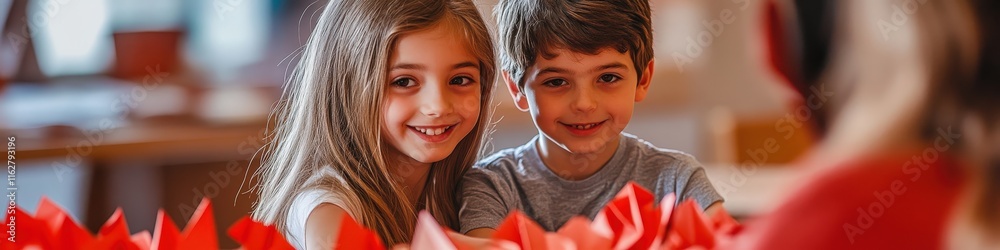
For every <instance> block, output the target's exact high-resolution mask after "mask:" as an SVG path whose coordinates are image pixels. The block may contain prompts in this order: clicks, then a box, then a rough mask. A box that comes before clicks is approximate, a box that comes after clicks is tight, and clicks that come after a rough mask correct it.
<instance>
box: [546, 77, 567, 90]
mask: <svg viewBox="0 0 1000 250" xmlns="http://www.w3.org/2000/svg"><path fill="white" fill-rule="evenodd" d="M566 84H567V83H566V80H563V79H552V80H548V81H545V82H543V83H542V85H543V86H547V87H553V88H554V87H561V86H563V85H566Z"/></svg>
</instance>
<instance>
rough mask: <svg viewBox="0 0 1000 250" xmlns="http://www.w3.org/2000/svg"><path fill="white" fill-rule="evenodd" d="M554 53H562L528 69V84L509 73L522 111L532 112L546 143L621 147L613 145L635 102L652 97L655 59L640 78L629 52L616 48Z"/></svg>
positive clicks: (594, 149)
mask: <svg viewBox="0 0 1000 250" xmlns="http://www.w3.org/2000/svg"><path fill="white" fill-rule="evenodd" d="M550 52H552V54H554V55H556V56H555V57H552V58H545V57H542V56H539V57H538V58H537V59H536V60H535V64H534V65H532V66H530V67H528V68H527V69H526V70H525V72H524V76H523V78H524V87H523V88H518V87H517V83H515V82H513V81H512V79H511V78H510V77H509V75H508V74H507V73H506V72H504V81H505V82H506V83H507V87H508V90H510V92H511V96H512V97H513V98H514V102H515V104H516V106H517V107H518V109H520V110H522V111H529V112H530V113H531V116H532V120H533V121H534V123H535V127H537V128H538V132H539V134H541V135H543V137H544V138H543V139H545V141H543V143H546V144H549V145H553V144H554V145H553V146H558V147H560V148H562V149H564V150H566V151H568V152H569V153H572V154H591V153H600V152H599V150H602V149H605V148H615V147H614V146H616V145H617V144H615V145H610V144H612V143H618V140H617V139H618V135H619V133H621V131H622V130H624V129H625V126H626V125H628V122H629V120H630V119H631V118H632V112H633V109H634V105H635V102H638V101H641V100H642V99H644V98H645V97H646V92H647V91H648V89H649V80H650V77H651V74H652V67H653V63H652V61H650V63H649V64H648V65H643V66H646V67H644V68H645V69H644V71H643V72H644V73H643V76H642V79H639V76H638V75H637V74H636V70H635V66H634V65H633V63H632V58H631V56H630V55H629V54H628V52H625V53H621V52H618V51H616V50H614V49H611V48H605V49H602V50H600V51H598V53H597V54H594V55H591V54H586V53H576V52H573V51H572V50H568V49H563V48H555V49H551V50H550ZM640 80H641V81H640Z"/></svg>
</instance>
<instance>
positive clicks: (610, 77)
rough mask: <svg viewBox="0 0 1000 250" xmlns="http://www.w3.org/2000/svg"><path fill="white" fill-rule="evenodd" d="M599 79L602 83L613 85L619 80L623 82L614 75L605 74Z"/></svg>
mask: <svg viewBox="0 0 1000 250" xmlns="http://www.w3.org/2000/svg"><path fill="white" fill-rule="evenodd" d="M598 79H599V80H600V81H601V82H606V83H612V82H617V81H618V80H621V79H622V78H621V77H619V76H616V75H612V74H604V75H601V77H600V78H598Z"/></svg>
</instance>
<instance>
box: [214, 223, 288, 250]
mask: <svg viewBox="0 0 1000 250" xmlns="http://www.w3.org/2000/svg"><path fill="white" fill-rule="evenodd" d="M228 233H229V236H230V237H233V240H236V242H239V243H240V245H242V246H243V249H247V250H258V249H259V250H263V249H274V250H282V249H295V248H293V247H292V245H290V244H288V241H286V240H285V237H284V236H282V235H281V233H279V232H278V229H277V228H276V227H275V226H274V225H264V224H263V223H260V222H257V221H254V220H252V219H250V216H243V218H242V219H240V220H239V221H237V222H236V224H233V226H231V227H229V231H228Z"/></svg>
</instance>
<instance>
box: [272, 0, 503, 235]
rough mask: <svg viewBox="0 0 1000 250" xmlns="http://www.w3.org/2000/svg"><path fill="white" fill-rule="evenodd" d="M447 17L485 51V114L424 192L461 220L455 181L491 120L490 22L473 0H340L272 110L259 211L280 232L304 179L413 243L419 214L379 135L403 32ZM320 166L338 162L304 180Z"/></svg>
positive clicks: (448, 221)
mask: <svg viewBox="0 0 1000 250" xmlns="http://www.w3.org/2000/svg"><path fill="white" fill-rule="evenodd" d="M442 22H450V23H451V24H457V25H454V26H457V27H460V29H462V33H463V35H464V37H465V38H466V39H465V40H466V41H467V42H468V48H470V49H471V50H473V51H472V54H474V55H475V56H476V57H477V58H478V59H479V66H480V67H479V68H480V72H481V73H480V74H481V83H482V84H481V91H482V92H481V93H482V98H481V101H480V103H479V107H480V114H479V119H478V121H477V123H476V125H475V127H474V128H473V130H472V132H471V133H469V135H467V136H466V137H465V138H463V139H462V141H461V142H459V144H458V145H457V146H456V148H455V151H454V152H452V154H451V155H449V156H448V157H447V158H445V159H444V160H441V161H439V162H435V163H433V164H432V166H431V168H430V171H429V173H428V177H427V178H428V179H427V181H426V185H425V186H424V187H423V192H422V195H421V197H422V198H421V199H422V200H421V201H420V202H418V203H423V205H424V207H422V208H417V209H427V210H428V211H429V212H430V213H431V214H432V215H434V217H435V218H437V220H438V222H440V223H441V224H442V225H446V226H449V227H451V228H457V227H458V216H457V213H458V211H457V210H458V209H457V199H456V198H457V197H456V193H457V187H458V182H459V180H461V176H462V174H463V173H464V172H465V171H466V170H467V169H468V168H469V167H470V166H472V164H473V163H474V162H475V160H476V159H477V158H478V157H479V156H480V153H481V152H480V150H481V144H482V142H483V141H484V140H485V137H486V135H485V133H484V131H485V127H486V126H487V125H488V124H489V122H488V118H489V117H490V114H489V113H490V112H489V109H488V106H489V103H490V102H491V98H490V97H491V96H492V90H493V84H494V79H495V62H494V54H495V51H494V50H493V43H492V39H491V36H490V33H489V31H488V30H487V29H486V25H485V24H484V23H483V19H482V17H481V16H480V14H479V12H478V10H477V9H476V7H475V5H473V3H472V2H470V0H333V1H330V2H329V4H328V5H327V6H326V8H325V9H324V10H323V14H322V15H321V16H320V18H319V20H318V24H317V26H316V28H315V29H314V30H313V32H312V35H311V36H310V37H309V40H308V42H307V44H306V45H305V49H304V52H303V55H302V57H301V59H300V61H299V63H298V65H297V67H296V68H295V71H294V73H293V75H292V77H291V79H290V80H289V83H288V85H287V86H286V88H285V90H284V91H285V92H284V93H283V96H282V100H281V101H280V102H279V103H278V107H277V109H276V110H275V111H276V112H277V115H278V116H277V119H278V122H277V125H276V127H275V128H274V129H273V130H272V131H271V133H272V134H271V136H272V138H271V141H270V143H269V144H268V145H267V146H266V147H265V152H264V156H263V157H262V158H261V168H260V170H258V172H257V173H256V175H257V177H258V178H260V179H259V181H260V186H258V187H256V188H259V190H257V192H258V193H259V194H260V199H259V201H258V202H257V203H256V204H255V207H254V211H253V218H254V219H256V220H259V221H263V222H265V223H269V224H274V225H276V226H277V227H278V228H279V230H281V231H282V232H287V230H288V228H285V218H286V217H287V216H288V205H289V204H291V203H292V200H293V198H294V197H295V194H297V193H298V192H300V191H302V190H304V189H307V188H322V189H327V190H330V191H332V192H334V193H336V194H337V195H338V196H339V198H341V199H343V200H344V202H345V206H346V207H345V208H344V209H345V210H347V211H350V212H351V215H353V216H354V219H355V220H357V221H359V222H360V223H362V224H363V225H364V226H366V227H368V228H370V229H373V230H375V231H376V232H377V233H378V234H379V235H380V236H381V237H382V238H383V241H385V243H387V244H388V245H392V244H396V243H401V242H407V241H409V240H410V237H411V235H412V232H413V228H414V226H415V222H416V210H415V208H416V207H417V206H418V205H417V204H413V203H412V202H410V201H409V200H408V199H407V198H406V195H405V193H404V190H403V188H402V187H401V185H400V184H399V182H398V181H397V177H394V176H393V175H392V173H393V171H392V169H391V167H392V165H395V164H390V162H387V159H386V156H385V155H386V154H385V153H386V150H387V147H391V145H388V143H384V142H383V141H382V139H381V131H380V130H381V126H380V125H381V124H382V123H383V122H384V121H383V119H382V114H381V112H380V111H381V110H382V107H383V104H382V102H383V91H384V89H385V85H386V84H387V82H388V80H387V74H388V66H387V64H388V61H389V56H390V55H391V54H392V50H393V48H394V47H395V44H396V41H397V39H399V37H400V36H402V35H405V34H408V33H412V32H415V31H419V30H423V29H427V28H430V27H432V26H434V25H437V24H439V23H442ZM320 171H333V172H334V173H335V174H336V175H337V176H336V177H331V176H325V177H323V178H319V180H318V181H315V182H312V181H310V182H309V183H307V180H308V179H309V177H310V176H313V175H315V174H318V173H320Z"/></svg>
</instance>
